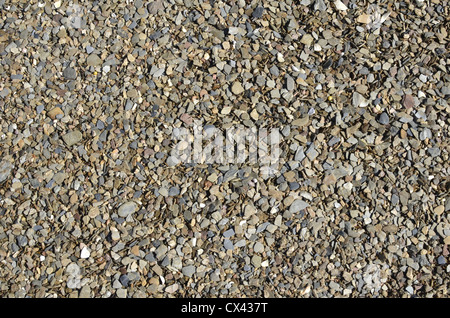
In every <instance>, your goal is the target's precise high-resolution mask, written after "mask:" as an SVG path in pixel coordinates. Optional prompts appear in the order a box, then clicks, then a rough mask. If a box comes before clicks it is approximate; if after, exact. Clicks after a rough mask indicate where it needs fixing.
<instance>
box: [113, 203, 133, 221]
mask: <svg viewBox="0 0 450 318" xmlns="http://www.w3.org/2000/svg"><path fill="white" fill-rule="evenodd" d="M136 210H137V204H136V203H135V202H132V201H130V202H126V203H124V204H122V205H121V206H120V207H119V209H118V211H117V214H119V216H120V217H123V218H126V217H128V216H129V215H132V214H133V213H134V212H136Z"/></svg>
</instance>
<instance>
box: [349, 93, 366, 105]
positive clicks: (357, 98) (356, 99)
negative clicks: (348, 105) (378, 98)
mask: <svg viewBox="0 0 450 318" xmlns="http://www.w3.org/2000/svg"><path fill="white" fill-rule="evenodd" d="M352 102H353V106H354V107H366V106H367V105H369V103H368V102H367V100H366V99H365V98H364V96H362V95H361V94H360V93H358V92H354V93H353V98H352Z"/></svg>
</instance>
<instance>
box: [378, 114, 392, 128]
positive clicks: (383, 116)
mask: <svg viewBox="0 0 450 318" xmlns="http://www.w3.org/2000/svg"><path fill="white" fill-rule="evenodd" d="M378 122H379V123H380V124H382V125H387V124H389V116H388V115H387V114H386V113H384V112H383V113H381V115H380V116H379V117H378Z"/></svg>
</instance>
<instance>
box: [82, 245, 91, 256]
mask: <svg viewBox="0 0 450 318" xmlns="http://www.w3.org/2000/svg"><path fill="white" fill-rule="evenodd" d="M90 256H91V252H89V249H88V248H87V246H85V247H83V248H82V249H81V254H80V257H81V258H84V259H85V258H89V257H90Z"/></svg>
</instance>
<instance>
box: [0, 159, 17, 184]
mask: <svg viewBox="0 0 450 318" xmlns="http://www.w3.org/2000/svg"><path fill="white" fill-rule="evenodd" d="M13 168H14V165H13V164H12V163H11V162H9V161H6V160H4V161H0V183H2V182H3V181H5V180H6V179H8V177H9V175H10V174H11V171H12V169H13Z"/></svg>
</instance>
